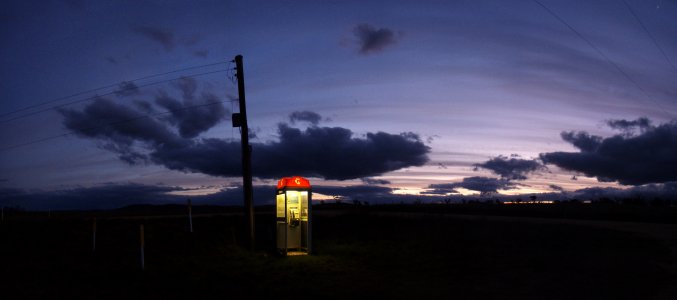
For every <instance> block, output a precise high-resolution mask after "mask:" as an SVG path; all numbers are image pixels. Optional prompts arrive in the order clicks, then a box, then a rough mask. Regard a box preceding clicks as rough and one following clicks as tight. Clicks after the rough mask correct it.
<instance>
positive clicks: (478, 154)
mask: <svg viewBox="0 0 677 300" xmlns="http://www.w3.org/2000/svg"><path fill="white" fill-rule="evenodd" d="M1 11H2V12H0V23H1V24H2V25H1V26H0V38H1V39H2V47H0V64H2V68H1V69H0V72H1V73H0V76H1V80H0V86H1V88H0V91H1V93H2V94H0V95H1V98H0V139H1V140H2V141H3V142H2V147H1V149H0V205H4V206H16V207H23V208H28V209H73V208H76V209H77V208H115V207H119V206H122V205H127V204H132V203H141V202H142V203H167V202H172V201H183V200H180V199H185V198H186V197H195V198H196V199H202V200H203V201H204V203H212V204H238V203H240V202H241V196H240V194H241V191H240V190H241V189H240V186H241V177H239V176H240V175H239V174H241V171H240V168H241V167H240V152H239V151H240V148H239V145H240V144H239V143H240V140H239V130H238V128H233V127H232V123H231V114H232V113H234V112H238V111H239V107H238V103H237V95H238V94H237V82H236V80H235V78H234V70H233V69H234V67H235V66H234V64H233V63H232V62H231V61H232V60H233V58H234V56H235V55H243V57H244V77H245V85H246V94H247V115H248V119H249V127H250V131H251V134H250V135H251V136H250V142H251V143H252V167H253V174H254V177H255V178H254V179H255V181H254V185H255V186H256V190H255V195H254V197H255V200H256V201H257V203H259V204H262V203H268V202H271V203H272V199H273V197H272V195H273V192H272V188H271V186H272V185H274V184H275V182H276V181H277V180H278V179H279V178H281V177H284V176H292V175H301V176H305V177H308V178H309V179H310V180H311V184H312V185H313V187H314V191H315V199H318V200H321V199H345V200H356V199H361V200H363V201H367V199H369V200H371V201H375V202H378V201H383V202H388V201H391V202H393V201H397V202H399V201H413V200H414V199H416V200H420V199H423V200H424V201H431V202H432V201H440V199H445V198H454V199H458V198H459V197H473V195H476V196H481V197H499V196H506V195H507V196H510V195H512V196H524V195H533V194H538V195H542V196H541V197H542V198H547V197H550V198H558V197H560V198H567V197H602V196H609V197H625V196H636V195H643V196H644V197H654V196H656V197H657V196H669V197H677V183H676V182H677V172H675V171H674V170H677V123H676V122H677V121H676V120H677V67H676V65H677V1H675V0H658V1H639V0H600V1H578V0H576V1H555V0H537V1H536V0H519V1H518V0H511V1H498V0H496V1H159V0H157V1H78V0H62V1H57V0H53V1H14V0H10V1H5V2H3V9H2V10H1ZM238 197H239V198H238ZM379 199H380V200H379Z"/></svg>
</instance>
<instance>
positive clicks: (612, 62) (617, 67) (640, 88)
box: [532, 0, 673, 115]
mask: <svg viewBox="0 0 677 300" xmlns="http://www.w3.org/2000/svg"><path fill="white" fill-rule="evenodd" d="M532 1H534V2H536V3H537V4H538V5H540V6H541V7H543V9H545V10H546V11H547V12H548V13H549V14H551V15H552V16H553V17H555V18H556V19H557V20H558V21H560V22H561V23H562V24H564V25H565V26H566V27H567V28H569V30H571V31H572V32H573V33H575V34H576V35H577V36H578V37H579V38H580V39H582V40H583V41H585V42H586V43H587V44H588V45H589V46H590V47H592V48H593V49H594V50H595V51H596V52H597V53H598V54H599V55H600V56H602V57H603V58H604V59H605V60H606V61H607V63H609V64H611V65H612V66H614V67H615V68H616V70H617V71H618V72H620V73H621V74H622V75H623V76H624V77H625V78H626V79H627V80H628V81H630V82H632V83H633V84H634V85H635V87H636V88H637V89H638V90H640V91H641V92H642V93H643V94H644V96H646V98H647V99H649V100H650V101H651V102H653V103H654V104H655V105H656V107H658V108H660V109H661V110H662V111H663V112H664V113H666V114H669V115H673V114H672V113H669V112H668V111H667V110H665V108H663V107H662V106H661V105H660V104H658V102H656V101H655V100H654V99H653V98H652V97H651V96H649V93H647V92H646V91H645V90H644V89H643V88H642V87H641V86H640V85H639V84H638V83H637V81H635V80H634V79H632V77H630V75H628V74H627V73H626V72H625V71H623V69H622V68H621V67H620V66H619V65H618V64H616V63H615V62H614V61H613V60H611V59H610V58H609V57H608V56H607V55H606V54H604V52H602V50H600V49H599V48H598V47H597V46H595V44H593V43H592V42H591V41H590V40H588V39H587V38H585V36H583V35H582V34H581V33H580V32H578V30H576V29H574V28H573V27H572V26H571V25H569V23H568V22H567V21H565V20H564V19H562V18H561V17H560V16H559V15H557V14H556V13H555V12H554V11H552V10H550V9H549V8H548V7H547V6H545V5H544V4H543V3H541V2H540V1H538V0H532Z"/></svg>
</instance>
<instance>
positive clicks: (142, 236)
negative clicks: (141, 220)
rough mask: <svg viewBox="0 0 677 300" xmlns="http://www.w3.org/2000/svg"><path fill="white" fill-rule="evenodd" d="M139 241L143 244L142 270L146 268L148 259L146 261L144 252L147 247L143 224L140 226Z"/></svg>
mask: <svg viewBox="0 0 677 300" xmlns="http://www.w3.org/2000/svg"><path fill="white" fill-rule="evenodd" d="M139 243H140V244H141V270H142V271H143V270H145V269H146V261H145V257H144V256H145V255H144V254H145V253H144V248H145V244H146V242H145V238H144V234H143V224H141V226H140V227H139Z"/></svg>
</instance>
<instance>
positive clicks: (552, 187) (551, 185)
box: [548, 184, 564, 192]
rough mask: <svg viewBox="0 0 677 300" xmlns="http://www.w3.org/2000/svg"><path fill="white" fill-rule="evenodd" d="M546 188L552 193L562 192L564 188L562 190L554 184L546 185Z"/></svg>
mask: <svg viewBox="0 0 677 300" xmlns="http://www.w3.org/2000/svg"><path fill="white" fill-rule="evenodd" d="M548 187H549V188H550V189H551V190H553V191H558V192H563V191H564V188H562V187H561V186H559V185H556V184H550V185H548Z"/></svg>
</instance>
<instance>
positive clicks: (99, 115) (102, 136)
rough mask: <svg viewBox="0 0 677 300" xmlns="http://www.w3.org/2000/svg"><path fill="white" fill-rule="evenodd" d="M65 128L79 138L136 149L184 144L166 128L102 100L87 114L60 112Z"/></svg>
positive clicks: (153, 120)
mask: <svg viewBox="0 0 677 300" xmlns="http://www.w3.org/2000/svg"><path fill="white" fill-rule="evenodd" d="M59 113H61V114H62V115H63V117H64V121H63V124H64V125H65V126H66V128H68V129H69V130H71V131H73V132H74V133H76V134H77V135H79V136H83V137H88V138H96V139H99V140H104V141H109V142H112V143H115V144H118V145H132V144H133V143H134V142H135V141H140V142H147V143H150V144H166V143H178V142H180V140H179V139H178V138H177V137H176V135H175V134H174V133H173V132H172V131H171V130H170V129H169V128H167V127H166V126H165V125H163V124H162V123H160V122H158V121H157V120H155V119H153V118H148V117H146V115H144V114H140V113H139V112H137V111H136V110H133V109H131V108H129V107H127V106H124V105H121V104H118V103H115V102H113V101H111V100H108V99H105V98H99V99H97V100H95V101H94V102H92V103H91V104H90V105H88V106H87V107H85V109H84V110H83V111H76V110H69V109H59Z"/></svg>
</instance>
